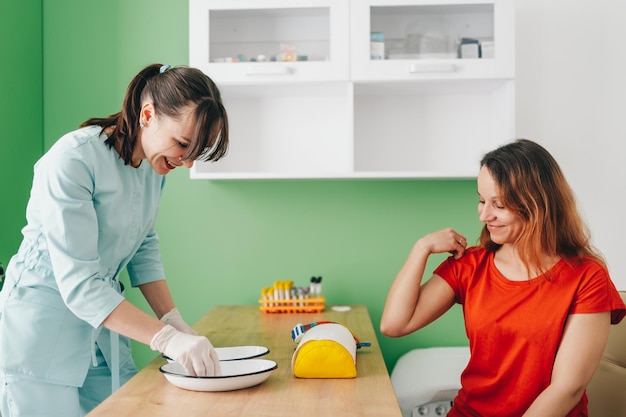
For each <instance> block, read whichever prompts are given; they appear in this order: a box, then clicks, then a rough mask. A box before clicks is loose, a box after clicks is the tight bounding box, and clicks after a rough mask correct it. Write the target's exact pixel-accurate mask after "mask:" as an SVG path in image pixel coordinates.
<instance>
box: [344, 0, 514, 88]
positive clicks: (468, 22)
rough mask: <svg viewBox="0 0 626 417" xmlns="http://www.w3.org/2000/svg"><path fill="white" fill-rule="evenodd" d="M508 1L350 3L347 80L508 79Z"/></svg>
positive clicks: (510, 29) (510, 49)
mask: <svg viewBox="0 0 626 417" xmlns="http://www.w3.org/2000/svg"><path fill="white" fill-rule="evenodd" d="M513 12H514V9H513V3H512V1H509V0H488V1H481V0H479V1H467V0H453V1H450V0H431V1H422V0H417V1H416V0H413V1H406V0H365V1H358V2H353V3H352V11H351V13H352V21H351V27H352V35H351V38H352V50H351V51H352V52H351V53H352V79H353V80H355V81H358V80H398V79H401V80H412V79H458V78H464V79H468V78H500V77H504V78H507V77H513V72H514V55H513V50H514V45H513V39H514V28H513V22H514V19H513V18H512V17H513Z"/></svg>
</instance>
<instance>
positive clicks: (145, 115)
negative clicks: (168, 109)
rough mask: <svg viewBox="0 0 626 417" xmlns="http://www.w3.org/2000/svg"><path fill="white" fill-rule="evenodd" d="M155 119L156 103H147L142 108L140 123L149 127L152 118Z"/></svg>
mask: <svg viewBox="0 0 626 417" xmlns="http://www.w3.org/2000/svg"><path fill="white" fill-rule="evenodd" d="M153 117H154V103H152V102H151V101H147V102H145V103H144V104H143V105H142V106H141V113H140V114H139V123H140V124H141V125H142V126H144V127H147V126H148V124H149V123H150V121H151V120H152V118H153Z"/></svg>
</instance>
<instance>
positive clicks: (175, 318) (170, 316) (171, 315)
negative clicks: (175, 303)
mask: <svg viewBox="0 0 626 417" xmlns="http://www.w3.org/2000/svg"><path fill="white" fill-rule="evenodd" d="M161 321H162V322H163V323H165V324H169V325H171V326H173V327H174V328H175V329H176V330H178V331H180V332H183V333H187V334H193V335H197V334H198V332H196V331H195V330H194V329H192V328H191V326H189V325H188V324H187V323H186V322H185V320H183V318H182V316H181V315H180V312H179V311H178V309H177V308H176V307H174V308H173V309H171V310H170V311H168V312H167V313H165V314H164V315H163V317H161Z"/></svg>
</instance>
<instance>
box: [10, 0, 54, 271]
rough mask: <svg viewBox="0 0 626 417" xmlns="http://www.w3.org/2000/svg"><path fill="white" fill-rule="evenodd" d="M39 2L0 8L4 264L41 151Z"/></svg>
mask: <svg viewBox="0 0 626 417" xmlns="http://www.w3.org/2000/svg"><path fill="white" fill-rule="evenodd" d="M41 26H42V11H41V1H30V0H29V1H20V0H2V1H1V2H0V263H2V264H3V265H4V266H5V267H6V265H7V263H8V262H9V258H10V257H11V256H12V255H13V254H14V253H15V252H16V251H17V248H18V246H19V244H20V237H21V234H20V230H21V228H22V227H23V226H24V222H25V220H24V219H25V207H26V201H27V199H28V194H29V191H30V183H31V180H32V168H33V164H34V163H35V161H36V160H37V158H38V157H39V156H40V155H41V153H42V150H43V108H42V93H43V90H42V71H43V70H42V60H43V56H42V42H41V35H42V33H41Z"/></svg>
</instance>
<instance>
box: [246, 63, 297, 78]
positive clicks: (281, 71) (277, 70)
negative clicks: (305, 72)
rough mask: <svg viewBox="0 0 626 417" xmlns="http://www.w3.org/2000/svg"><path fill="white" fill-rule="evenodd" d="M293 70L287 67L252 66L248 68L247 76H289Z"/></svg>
mask: <svg viewBox="0 0 626 417" xmlns="http://www.w3.org/2000/svg"><path fill="white" fill-rule="evenodd" d="M291 73H293V68H291V67H288V66H285V65H266V64H261V65H254V66H252V65H250V66H248V67H246V75H289V74H291Z"/></svg>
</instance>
